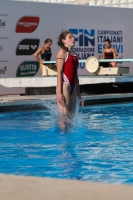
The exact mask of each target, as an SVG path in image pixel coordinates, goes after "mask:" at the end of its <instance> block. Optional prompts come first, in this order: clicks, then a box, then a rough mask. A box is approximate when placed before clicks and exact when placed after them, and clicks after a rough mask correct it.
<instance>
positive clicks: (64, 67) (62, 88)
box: [56, 31, 84, 129]
mask: <svg viewBox="0 0 133 200" xmlns="http://www.w3.org/2000/svg"><path fill="white" fill-rule="evenodd" d="M74 45H75V39H74V36H73V34H72V33H71V32H70V31H62V33H61V34H60V35H59V37H58V46H60V47H61V49H60V50H59V51H58V53H57V56H56V66H57V87H56V96H57V104H58V109H59V111H60V113H61V119H60V121H59V126H60V128H63V129H64V128H66V127H67V119H66V118H67V117H70V118H71V119H72V116H73V115H74V113H75V108H76V96H77V97H78V99H79V101H80V102H81V104H82V106H84V101H83V99H82V97H81V95H80V89H79V79H78V73H77V68H78V57H77V55H76V54H75V53H74V52H73V47H74Z"/></svg>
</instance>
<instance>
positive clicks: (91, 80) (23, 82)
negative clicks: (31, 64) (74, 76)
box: [0, 74, 133, 88]
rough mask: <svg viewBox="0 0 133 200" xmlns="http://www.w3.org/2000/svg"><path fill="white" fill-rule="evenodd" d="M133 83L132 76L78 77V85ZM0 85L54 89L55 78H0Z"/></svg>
mask: <svg viewBox="0 0 133 200" xmlns="http://www.w3.org/2000/svg"><path fill="white" fill-rule="evenodd" d="M127 82H133V74H127V75H122V76H120V75H108V76H105V75H99V76H96V75H89V76H88V75H86V76H79V84H80V85H86V84H101V83H127ZM0 84H1V85H2V86H5V87H7V88H12V87H15V88H16V87H17V88H20V87H22V88H29V87H36V88H37V87H55V86H56V85H57V77H56V76H46V77H30V78H29V77H26V78H24V77H21V78H1V79H0Z"/></svg>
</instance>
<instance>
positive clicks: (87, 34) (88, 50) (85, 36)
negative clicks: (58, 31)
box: [69, 28, 95, 69]
mask: <svg viewBox="0 0 133 200" xmlns="http://www.w3.org/2000/svg"><path fill="white" fill-rule="evenodd" d="M69 31H71V32H72V33H73V35H74V38H75V47H74V48H73V49H74V51H75V53H77V55H78V58H79V59H87V58H88V57H90V56H94V53H95V30H94V29H90V30H88V29H82V28H78V29H76V28H69ZM79 68H81V69H84V68H85V63H79Z"/></svg>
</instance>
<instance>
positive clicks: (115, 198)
mask: <svg viewBox="0 0 133 200" xmlns="http://www.w3.org/2000/svg"><path fill="white" fill-rule="evenodd" d="M0 199H1V200H30V199H31V200H125V199H126V200H132V199H133V186H131V185H128V186H127V185H116V184H105V183H92V182H86V181H77V180H65V179H51V178H40V177H39V178H38V177H24V176H14V175H3V174H1V175H0Z"/></svg>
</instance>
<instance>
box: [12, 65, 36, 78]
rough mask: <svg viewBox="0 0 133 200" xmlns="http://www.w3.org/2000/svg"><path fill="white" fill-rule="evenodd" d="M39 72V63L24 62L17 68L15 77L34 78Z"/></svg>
mask: <svg viewBox="0 0 133 200" xmlns="http://www.w3.org/2000/svg"><path fill="white" fill-rule="evenodd" d="M38 70H39V62H36V61H26V62H23V63H21V64H20V66H19V67H18V70H17V73H16V77H27V76H35V75H36V74H37V72H38Z"/></svg>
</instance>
